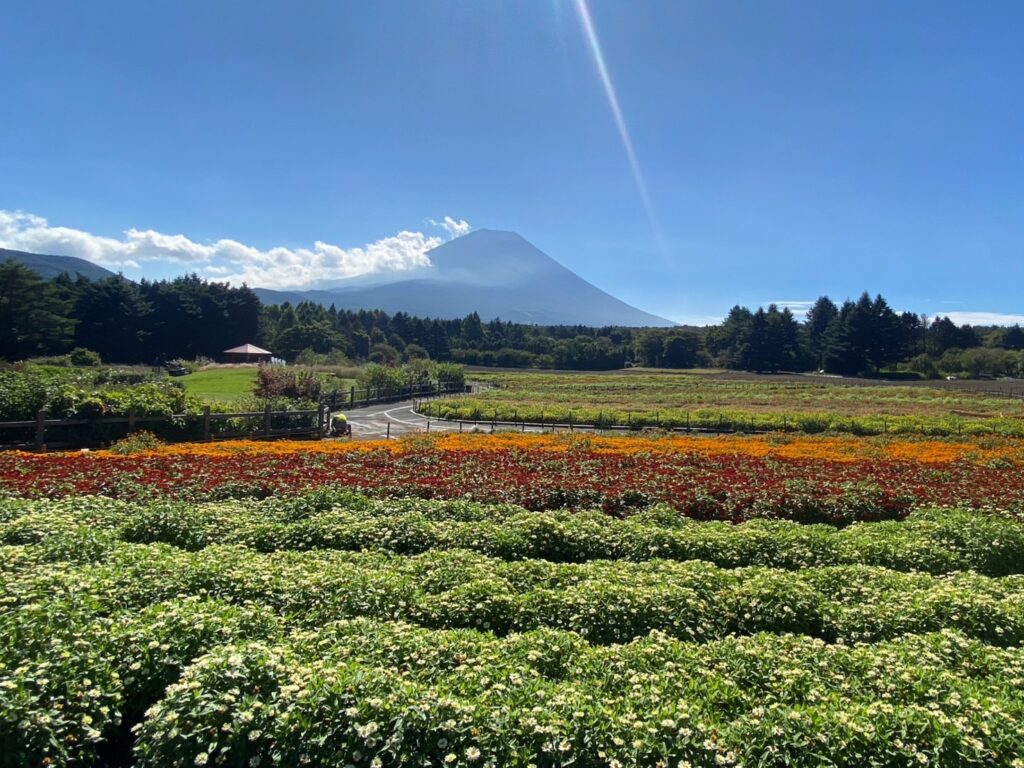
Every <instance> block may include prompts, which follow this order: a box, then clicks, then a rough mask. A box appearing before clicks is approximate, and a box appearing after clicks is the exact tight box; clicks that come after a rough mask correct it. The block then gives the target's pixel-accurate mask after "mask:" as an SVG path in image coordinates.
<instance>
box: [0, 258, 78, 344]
mask: <svg viewBox="0 0 1024 768" xmlns="http://www.w3.org/2000/svg"><path fill="white" fill-rule="evenodd" d="M74 325H75V323H74V320H72V319H71V318H70V317H69V307H68V306H67V304H66V303H65V302H64V301H62V300H61V299H60V297H59V296H58V294H57V289H56V287H55V286H54V284H53V283H52V282H49V281H46V280H43V279H42V278H41V277H39V276H38V275H36V273H35V272H33V271H32V270H31V269H29V268H28V267H25V266H23V265H21V264H18V263H17V262H15V261H12V260H10V259H8V260H7V261H5V262H3V263H0V359H6V360H10V361H15V360H24V359H25V358H27V357H32V356H34V355H46V354H54V353H59V352H62V351H64V350H65V349H66V348H67V345H68V342H69V341H70V340H71V334H72V331H73V329H74Z"/></svg>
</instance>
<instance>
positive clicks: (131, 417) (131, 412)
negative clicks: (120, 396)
mask: <svg viewBox="0 0 1024 768" xmlns="http://www.w3.org/2000/svg"><path fill="white" fill-rule="evenodd" d="M134 431H135V409H134V408H129V409H128V433H129V434H131V433H132V432H134Z"/></svg>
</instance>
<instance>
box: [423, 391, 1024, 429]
mask: <svg viewBox="0 0 1024 768" xmlns="http://www.w3.org/2000/svg"><path fill="white" fill-rule="evenodd" d="M512 396H513V397H514V396H515V395H514V394H513V395H512ZM496 397H497V396H496V395H493V394H492V396H491V397H489V398H488V399H474V398H458V399H456V400H438V401H433V402H430V403H427V404H424V406H423V413H424V414H429V415H430V416H432V417H434V418H442V419H450V420H453V421H482V422H490V421H501V422H515V423H520V422H527V423H530V424H552V425H558V426H563V427H567V426H568V425H569V424H577V425H597V426H598V427H629V428H633V429H656V428H660V429H699V430H715V431H719V432H764V431H770V432H801V433H805V434H820V433H823V432H847V433H851V434H855V435H885V434H888V435H930V436H932V437H950V436H959V435H1007V436H1014V437H1021V436H1024V422H1022V421H1021V420H1020V419H1016V418H997V417H988V418H986V417H982V418H960V417H954V416H908V415H898V416H883V415H873V414H867V415H859V416H847V415H844V414H838V413H806V412H805V413H801V412H797V411H794V412H792V413H774V412H772V413H754V412H751V411H744V410H742V409H729V408H725V409H715V408H694V409H691V410H683V409H678V408H664V409H657V410H655V409H652V408H650V407H649V406H638V408H637V410H635V411H626V410H622V409H617V408H597V407H588V408H571V409H570V408H568V407H566V406H565V405H560V404H558V403H549V404H547V405H544V406H543V407H541V406H537V405H532V404H529V403H525V402H518V403H517V402H514V401H513V402H498V401H497V399H496Z"/></svg>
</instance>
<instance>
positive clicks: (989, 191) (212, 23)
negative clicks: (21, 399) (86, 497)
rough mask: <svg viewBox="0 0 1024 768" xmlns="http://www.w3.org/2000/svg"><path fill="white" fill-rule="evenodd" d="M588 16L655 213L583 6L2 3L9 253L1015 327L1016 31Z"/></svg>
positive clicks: (810, 7) (666, 11)
mask: <svg viewBox="0 0 1024 768" xmlns="http://www.w3.org/2000/svg"><path fill="white" fill-rule="evenodd" d="M588 5H589V12H590V16H591V18H592V21H593V26H594V29H595V31H596V34H597V35H598V37H599V39H600V45H601V47H602V49H603V54H604V60H605V63H606V65H607V72H608V74H609V76H610V79H611V81H612V82H613V83H614V88H615V90H616V91H617V96H618V101H619V104H620V105H621V113H622V116H623V118H624V120H625V124H626V125H627V126H628V133H629V136H630V138H631V142H632V145H633V148H634V150H635V156H636V159H637V164H638V167H639V169H640V173H641V175H642V179H643V182H644V184H645V185H646V188H647V191H648V194H649V200H650V208H651V210H650V211H648V210H645V205H644V202H643V197H642V195H641V193H640V191H639V188H638V184H637V179H636V178H635V174H634V172H633V169H632V168H631V165H630V161H629V159H628V156H627V152H626V151H625V147H624V143H623V137H622V135H621V134H620V131H619V130H618V128H617V125H616V121H615V119H614V115H613V111H612V109H611V107H610V103H609V98H608V93H607V92H606V89H605V88H604V86H603V84H602V80H601V77H600V74H599V69H598V67H597V66H596V61H595V57H594V50H593V48H592V46H591V45H590V43H589V41H588V39H587V37H586V34H585V31H584V26H583V24H582V23H581V17H580V13H579V7H578V3H577V2H576V0H537V2H531V1H529V0H520V1H518V2H511V1H509V2H498V1H497V0H463V1H462V2H422V3H421V2H413V1H412V0H403V1H402V2H387V1H385V2H373V3H356V2H334V1H329V2H328V1H324V2H303V3H284V2H276V3H268V2H207V1H205V0H204V2H188V1H184V2H182V1H175V2H170V1H166V2H144V3H140V2H131V3H129V2H123V3H122V2H97V3H81V2H66V3H65V2H47V1H46V0H33V1H32V2H28V1H27V0H12V1H11V2H8V3H6V4H5V6H4V20H3V25H2V28H0V41H2V42H0V66H2V68H3V71H4V72H5V73H6V76H5V78H4V84H3V86H2V89H0V104H3V107H4V109H3V114H4V119H3V120H0V141H2V146H3V147H4V151H3V152H2V153H0V244H5V245H7V246H8V247H24V248H25V249H26V250H32V249H33V248H32V246H36V247H39V248H42V247H44V246H45V247H46V249H47V250H48V251H50V252H60V253H70V254H74V255H84V256H87V257H90V258H93V259H95V260H98V261H100V262H102V263H105V264H107V265H110V266H114V267H115V268H120V269H123V270H124V271H125V273H126V274H128V275H129V276H133V277H136V276H140V275H148V276H164V275H170V274H175V273H180V272H183V271H186V270H193V269H195V270H197V271H199V272H200V273H202V274H207V275H208V276H211V277H217V276H222V277H233V278H235V279H239V278H240V277H247V278H248V279H250V280H251V281H253V280H257V279H261V280H264V281H270V282H276V283H277V284H282V282H287V281H288V280H292V281H295V280H302V281H307V282H308V281H309V280H312V279H313V278H314V277H315V275H316V274H317V273H318V272H319V271H320V270H323V272H324V274H325V275H326V276H327V277H328V278H332V279H333V278H337V277H343V276H345V275H347V274H356V273H358V272H360V271H365V270H366V269H391V268H396V267H397V268H400V267H403V266H408V265H410V264H414V263H417V259H420V258H422V252H423V250H424V249H425V248H427V247H429V246H430V245H431V244H433V243H435V242H440V241H441V240H443V239H444V238H446V237H449V236H451V234H452V233H457V232H460V231H464V224H463V222H465V223H468V225H470V226H472V227H473V228H484V227H486V228H496V229H512V230H516V231H518V232H519V233H520V234H522V235H523V236H524V237H526V238H527V239H528V240H530V241H531V242H533V243H534V244H535V245H537V246H538V247H540V248H541V249H542V250H544V251H545V252H547V253H548V254H550V255H551V256H553V257H555V258H556V259H558V260H559V261H561V262H562V263H564V264H565V265H566V266H568V267H570V268H571V269H573V270H575V271H577V272H578V273H579V274H581V275H582V276H584V277H585V278H587V279H589V280H590V281H591V282H594V283H595V284H597V285H598V286H600V287H602V288H604V289H606V290H609V291H611V292H613V293H614V294H616V295H618V296H619V297H621V298H623V299H625V300H627V301H629V302H631V303H634V304H636V305H638V306H640V307H642V308H644V309H647V310H649V311H653V312H656V313H659V314H662V315H665V316H667V317H670V318H673V319H676V320H680V321H696V322H710V321H713V320H715V319H718V318H720V317H721V316H722V315H724V313H725V312H726V311H727V309H728V308H729V307H730V306H731V305H732V304H735V303H743V304H747V305H751V306H752V305H757V304H761V303H764V302H768V301H784V302H792V303H794V305H795V304H796V303H797V302H801V301H809V300H811V299H813V298H815V297H816V296H817V295H819V294H820V293H828V294H829V295H831V296H832V297H833V298H836V299H842V298H845V297H847V296H856V295H857V294H858V293H859V292H860V291H862V290H864V289H869V290H871V291H873V292H877V291H881V292H882V293H883V294H884V295H885V296H886V297H888V298H889V299H890V301H891V303H892V304H894V305H895V306H896V307H897V308H899V309H912V310H915V311H919V312H927V313H929V314H937V313H944V314H945V313H966V312H979V313H998V314H1005V315H1024V301H1022V300H1021V295H1022V294H1021V289H1020V286H1021V284H1022V278H1024V76H1022V73H1024V45H1021V42H1020V41H1021V40H1022V39H1024V4H1022V3H1020V2H1017V1H1016V0H1014V1H1013V2H999V0H986V2H983V3H971V2H967V1H966V0H965V1H964V2H958V3H951V2H941V1H939V2H936V1H934V0H932V1H929V2H923V1H920V0H902V1H901V2H895V3H894V2H891V1H886V2H875V1H863V2H856V3H839V2H821V0H814V1H813V2H787V1H784V0H779V1H777V2H771V3H763V2H755V1H754V0H748V1H746V2H735V1H731V0H714V1H712V0H703V1H701V2H691V1H689V0H668V1H667V2H655V0H644V2H605V1H604V0H589V3H588ZM652 215H653V219H654V223H653V224H652ZM446 216H447V217H451V219H450V221H449V225H448V227H447V230H446V229H445V228H444V227H442V226H435V225H434V224H432V223H431V221H432V220H433V221H439V222H442V223H444V217H446ZM126 233H129V234H126ZM400 233H404V234H400ZM179 236H180V237H179ZM318 243H319V245H317V244H318ZM274 249H276V250H274ZM135 265H137V266H135ZM335 282H336V280H335ZM963 317H969V316H967V315H963ZM976 319H980V318H976ZM1010 319H1018V318H1016V317H1013V318H1010ZM1020 319H1024V318H1020Z"/></svg>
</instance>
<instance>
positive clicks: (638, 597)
mask: <svg viewBox="0 0 1024 768" xmlns="http://www.w3.org/2000/svg"><path fill="white" fill-rule="evenodd" d="M82 542H83V547H84V548H85V549H86V550H87V551H90V552H91V551H92V549H93V547H94V546H95V541H94V539H92V538H88V537H84V536H83V538H82ZM41 546H49V544H47V545H41ZM75 546H76V545H75V543H74V542H71V543H65V544H62V545H61V547H59V548H57V549H56V550H55V549H52V548H51V549H50V552H51V553H56V555H57V556H58V557H68V556H69V555H70V557H69V559H67V560H59V561H57V562H50V563H46V562H42V561H44V560H45V559H46V558H39V557H33V556H32V555H33V553H32V552H31V551H30V550H32V549H33V547H32V546H31V545H29V546H21V547H18V546H14V547H4V548H0V550H2V551H0V568H3V569H4V571H3V579H2V582H0V584H2V591H0V610H12V609H15V608H17V607H18V606H21V605H26V604H30V603H33V602H38V601H40V600H43V599H49V598H51V597H55V598H61V599H69V600H70V599H73V600H75V601H80V600H87V601H90V602H91V603H94V604H95V605H96V606H97V610H99V611H100V612H102V613H104V614H107V613H111V612H114V611H116V610H120V609H138V608H142V607H145V606H147V605H150V604H153V603H155V602H159V601H161V600H167V599H171V598H175V597H179V596H198V597H203V598H215V599H220V600H224V601H226V602H229V603H232V604H235V605H244V604H246V603H256V604H259V605H262V606H264V607H266V608H268V609H269V610H271V611H272V612H274V613H275V614H278V615H280V616H282V617H283V618H285V619H286V620H287V621H289V622H291V623H294V624H298V625H302V626H320V625H322V624H324V623H326V622H330V621H335V620H338V619H344V618H356V617H370V618H378V619H401V620H406V621H410V622H413V623H416V624H420V625H422V626H427V627H432V628H455V627H469V628H474V629H483V630H489V631H493V632H495V633H497V634H508V633H511V632H522V631H527V630H530V629H535V628H539V627H551V628H557V629H564V630H569V631H574V632H578V633H579V634H580V635H582V636H583V637H585V638H587V639H588V640H590V641H592V642H598V643H614V642H624V641H628V640H631V639H633V638H635V637H638V636H641V635H644V634H647V633H648V632H650V631H651V630H660V631H663V632H666V633H668V634H670V635H672V636H673V637H678V638H680V639H688V640H710V639H714V638H720V637H724V636H727V635H730V634H753V633H756V632H762V631H769V632H794V633H799V634H805V635H809V636H813V637H819V638H822V639H825V640H828V641H836V642H856V641H877V640H881V639H885V638H891V637H897V636H899V635H903V634H908V633H922V632H931V631H937V630H940V629H946V628H951V629H958V630H960V631H962V632H964V633H965V634H966V635H968V636H970V637H975V638H978V639H981V640H984V641H985V642H989V643H992V644H997V645H1014V644H1019V643H1020V642H1021V641H1022V640H1024V576H1019V575H1013V576H1005V577H1001V578H991V577H986V576H981V575H978V574H974V573H970V572H964V573H957V574H953V575H947V576H931V575H927V574H911V573H900V572H897V571H892V570H889V569H885V568H880V567H876V566H830V567H816V568H806V569H803V570H800V571H786V570H780V569H771V568H736V569H722V568H719V567H717V566H714V565H711V564H708V563H704V562H699V561H691V562H686V563H679V562H672V561H666V560H651V561H647V562H643V563H631V562H623V561H604V560H596V561H591V562H588V563H583V564H568V563H552V562H549V561H545V560H524V561H517V562H507V561H502V560H497V559H494V558H488V557H486V556H483V555H480V554H476V553H471V552H466V551H464V550H452V551H434V552H429V553H425V554H422V555H415V556H408V557H401V556H395V555H391V554H386V553H347V552H334V551H326V550H325V551H310V552H295V551H283V552H275V553H271V554H263V553H258V552H255V551H253V550H251V549H248V548H244V547H237V546H213V547H207V548H205V549H203V550H200V551H197V552H188V551H184V550H180V549H176V548H173V547H169V546H167V545H159V544H151V545H138V544H124V543H120V542H111V543H109V546H108V547H107V548H106V549H105V551H104V553H103V556H102V559H101V560H99V561H98V562H75V561H76V560H77V561H83V560H84V561H87V560H88V559H89V558H88V557H86V558H80V557H77V555H76V554H75V552H76V550H75ZM26 550H29V551H28V552H26ZM51 559H52V557H51Z"/></svg>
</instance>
